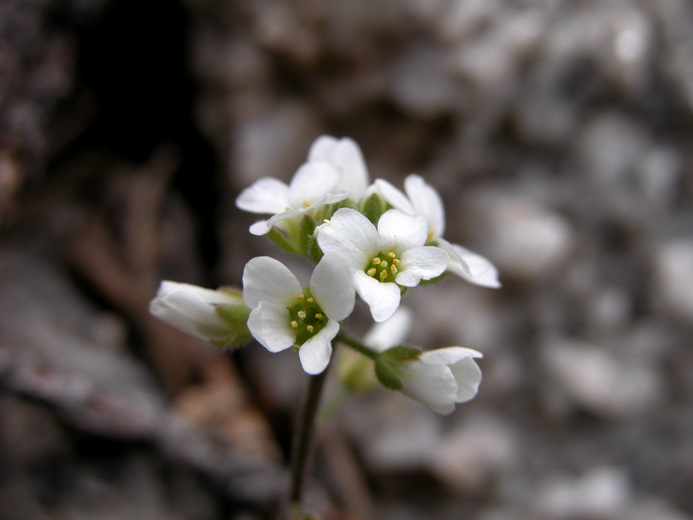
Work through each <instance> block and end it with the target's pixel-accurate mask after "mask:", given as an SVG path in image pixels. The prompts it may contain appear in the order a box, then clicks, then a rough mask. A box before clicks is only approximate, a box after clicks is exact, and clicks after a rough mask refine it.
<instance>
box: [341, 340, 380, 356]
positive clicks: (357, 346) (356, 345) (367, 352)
mask: <svg viewBox="0 0 693 520" xmlns="http://www.w3.org/2000/svg"><path fill="white" fill-rule="evenodd" d="M337 341H340V342H341V343H344V344H345V345H347V346H349V347H351V348H353V349H354V350H355V351H356V352H360V353H361V354H363V355H364V356H366V357H369V358H371V359H376V358H377V357H378V356H379V355H380V354H379V353H378V351H376V350H374V349H372V348H371V347H369V346H367V345H364V344H363V343H361V342H360V341H358V340H356V339H354V338H352V337H350V336H347V335H346V334H339V335H338V336H337Z"/></svg>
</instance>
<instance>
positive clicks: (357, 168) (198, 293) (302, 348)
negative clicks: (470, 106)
mask: <svg viewBox="0 0 693 520" xmlns="http://www.w3.org/2000/svg"><path fill="white" fill-rule="evenodd" d="M236 205H237V206H238V208H240V209H242V210H245V211H248V212H251V213H255V214H259V215H262V216H263V218H264V220H259V221H258V222H256V223H254V224H253V225H252V226H251V227H250V233H252V234H253V235H258V236H262V235H266V236H268V237H269V238H270V239H271V240H273V241H274V242H275V243H276V244H277V245H279V246H280V247H281V248H283V249H284V250H286V251H288V252H290V253H293V254H297V255H302V256H304V257H306V258H307V259H309V260H311V261H312V262H313V263H314V264H315V267H314V269H313V272H312V275H311V277H310V280H309V282H308V285H307V286H304V285H302V284H301V282H299V280H298V279H297V278H296V276H295V275H294V274H293V273H292V272H291V271H290V270H289V269H288V268H287V267H286V266H285V265H283V264H282V263H281V262H280V261H278V260H276V259H274V258H270V257H258V258H253V259H252V260H250V261H249V262H248V263H247V265H246V267H245V269H244V272H243V290H242V296H241V293H240V292H230V291H229V290H228V289H220V290H219V291H210V290H207V289H202V288H198V287H193V286H188V285H184V284H175V283H173V282H163V283H162V285H161V288H160V290H159V293H158V294H157V296H156V298H154V300H153V301H152V303H151V306H150V310H151V312H152V313H153V314H154V315H156V316H158V317H160V318H161V319H163V320H164V321H166V322H167V323H169V324H171V325H173V326H174V327H177V328H179V329H181V330H183V331H185V332H188V333H191V334H194V335H196V336H198V337H202V338H205V339H208V340H210V341H212V342H213V343H215V344H218V345H228V346H234V345H239V344H241V343H243V342H246V341H248V340H250V339H251V337H252V338H254V339H255V340H257V342H258V343H260V344H261V345H262V346H264V347H265V348H266V349H267V350H269V351H270V352H279V351H281V350H285V349H288V348H290V347H293V348H294V349H295V350H297V351H298V356H299V359H300V362H301V365H302V367H303V369H304V370H305V371H306V372H307V373H308V374H313V375H314V374H319V373H321V372H322V371H323V370H325V368H326V367H327V366H328V364H329V363H330V359H331V354H332V343H333V342H334V341H339V342H341V343H343V344H345V345H347V346H350V347H352V348H353V349H354V350H356V351H357V352H360V353H361V354H363V355H365V356H366V359H368V358H370V360H372V363H370V364H371V365H372V366H373V367H374V374H375V376H376V377H377V380H378V381H380V382H381V383H382V384H383V385H384V386H386V387H387V388H390V389H393V390H399V391H401V392H402V393H403V394H405V395H407V396H409V397H411V398H413V399H416V400H418V401H421V402H423V403H425V404H427V405H428V406H430V407H431V408H433V409H434V410H436V411H437V412H440V413H449V412H451V411H452V410H453V408H454V404H455V403H456V402H463V401H467V400H469V399H471V398H472V397H473V396H474V395H475V394H476V391H477V388H478V385H479V382H480V380H481V371H480V370H479V367H478V366H477V364H476V363H475V361H474V359H475V358H479V357H481V354H479V353H478V352H476V351H474V350H471V349H467V348H463V347H447V348H443V349H438V350H431V351H425V352H424V351H421V350H420V349H418V348H415V347H411V346H404V345H401V344H400V343H401V341H403V339H404V335H403V331H405V330H406V329H408V326H409V323H410V322H411V314H408V313H407V311H405V310H403V308H400V303H401V300H402V298H403V296H404V295H405V294H406V293H407V291H409V290H410V289H412V288H414V287H416V286H417V285H419V283H420V282H421V281H422V280H426V281H436V280H439V279H441V278H443V277H444V276H446V275H447V274H454V275H457V276H459V277H461V278H463V279H464V280H467V281H469V282H471V283H474V284H477V285H480V286H484V287H499V286H500V284H499V282H498V273H497V271H496V269H495V267H494V266H493V265H492V264H491V262H489V261H488V260H487V259H486V258H484V257H482V256H481V255H478V254H476V253H473V252H471V251H469V250H467V249H465V248H463V247H462V246H459V245H457V244H451V243H450V242H448V241H446V240H445V239H444V238H443V233H444V231H445V212H444V208H443V203H442V200H441V198H440V196H439V194H438V193H437V192H436V190H435V189H434V188H432V187H431V186H430V185H428V184H427V183H426V182H425V181H424V180H423V178H421V177H420V176H418V175H410V176H409V177H407V178H406V180H405V182H404V191H400V190H399V189H398V188H396V187H395V186H393V185H392V184H390V183H389V182H387V181H385V180H382V179H378V180H376V181H375V182H373V183H371V182H370V180H369V175H368V170H367V168H366V164H365V161H364V159H363V156H362V154H361V150H360V149H359V147H358V145H357V144H356V143H355V142H354V141H352V140H351V139H348V138H344V139H335V138H333V137H328V136H322V137H320V138H318V139H317V140H316V141H315V143H313V145H312V147H311V149H310V151H309V154H308V158H307V161H306V162H305V163H304V164H303V165H302V166H301V167H300V168H299V169H298V170H297V172H296V173H295V175H294V177H293V179H292V180H291V182H290V183H289V184H288V185H287V184H285V183H284V182H282V181H280V180H277V179H273V178H263V179H259V180H258V181H256V182H255V183H254V184H252V185H251V186H249V187H248V188H246V189H245V190H243V191H242V192H241V193H240V195H239V196H238V198H237V199H236ZM357 295H358V297H359V298H360V299H361V300H362V301H363V302H365V304H366V305H367V306H368V308H369V310H370V313H371V316H372V318H373V320H374V321H375V322H376V325H375V328H374V331H373V333H372V334H369V336H367V337H366V339H365V340H364V341H363V342H359V341H357V340H355V339H352V338H350V337H349V336H347V335H346V334H345V333H344V331H343V322H344V320H345V319H346V318H348V317H349V315H350V314H351V313H352V311H353V309H354V305H355V301H356V296H357ZM398 309H400V310H399V311H398ZM373 338H376V339H373ZM361 361H362V360H361ZM359 366H363V363H360V365H359ZM340 372H343V371H340ZM347 372H348V371H347ZM345 373H346V372H345ZM352 375H353V371H352Z"/></svg>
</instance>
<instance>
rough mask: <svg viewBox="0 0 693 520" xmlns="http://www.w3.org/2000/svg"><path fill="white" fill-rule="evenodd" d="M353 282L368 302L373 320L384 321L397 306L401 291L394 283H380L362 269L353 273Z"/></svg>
mask: <svg viewBox="0 0 693 520" xmlns="http://www.w3.org/2000/svg"><path fill="white" fill-rule="evenodd" d="M354 282H355V284H356V290H357V291H358V293H359V295H360V296H361V298H362V299H363V301H365V302H366V303H367V304H368V307H369V308H370V310H371V315H372V316H373V319H374V320H375V321H377V322H381V321H385V320H386V319H388V318H389V317H390V316H392V315H393V314H394V312H395V311H396V310H397V307H399V301H400V298H401V293H400V290H399V287H398V286H397V284H396V283H381V282H379V281H378V280H376V279H375V278H372V277H370V276H368V275H367V274H366V273H364V272H363V271H356V273H354Z"/></svg>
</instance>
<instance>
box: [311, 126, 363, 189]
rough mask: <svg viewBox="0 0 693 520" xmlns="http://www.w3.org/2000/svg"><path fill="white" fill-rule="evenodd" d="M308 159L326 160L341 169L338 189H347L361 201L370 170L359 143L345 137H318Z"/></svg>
mask: <svg viewBox="0 0 693 520" xmlns="http://www.w3.org/2000/svg"><path fill="white" fill-rule="evenodd" d="M308 161H309V162H311V161H324V162H327V163H329V164H330V165H331V166H333V167H334V168H336V169H337V170H338V171H339V181H338V183H337V186H336V188H335V190H336V191H347V192H349V194H350V196H351V198H352V199H353V200H354V201H357V202H358V201H359V200H360V199H361V197H363V195H364V194H365V193H366V188H367V187H368V170H367V168H366V162H365V161H364V160H363V154H362V153H361V149H360V148H359V145H357V144H356V143H355V142H354V141H353V140H351V139H349V138H348V137H345V138H343V139H335V138H334V137H330V136H328V135H323V136H320V137H318V138H317V139H316V140H315V142H314V143H313V145H312V146H311V148H310V152H309V153H308Z"/></svg>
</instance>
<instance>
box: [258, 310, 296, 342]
mask: <svg viewBox="0 0 693 520" xmlns="http://www.w3.org/2000/svg"><path fill="white" fill-rule="evenodd" d="M290 319H291V317H290V315H289V310H288V309H287V308H286V307H284V306H282V305H278V304H276V303H269V302H262V303H261V304H260V305H258V306H257V307H255V308H254V309H253V310H252V311H251V312H250V316H248V330H250V333H251V334H252V335H253V337H254V338H255V339H256V340H257V341H258V343H260V345H262V346H263V347H265V348H266V349H267V350H269V351H270V352H280V351H282V350H286V349H287V348H289V347H290V346H292V345H293V344H294V343H295V342H296V331H295V330H294V329H292V328H291V325H290V324H289V320H290Z"/></svg>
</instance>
